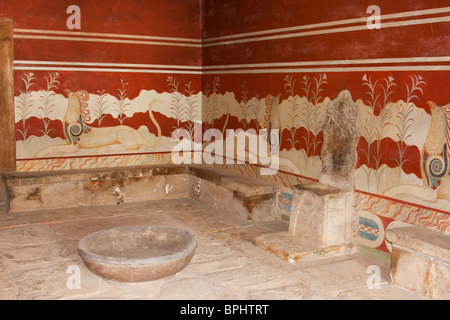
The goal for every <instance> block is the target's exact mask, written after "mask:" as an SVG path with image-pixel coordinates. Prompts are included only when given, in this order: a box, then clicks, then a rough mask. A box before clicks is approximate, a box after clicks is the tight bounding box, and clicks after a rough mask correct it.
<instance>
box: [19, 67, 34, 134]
mask: <svg viewBox="0 0 450 320" xmlns="http://www.w3.org/2000/svg"><path fill="white" fill-rule="evenodd" d="M20 80H22V82H23V83H24V84H25V91H22V90H20V95H19V97H18V98H17V105H16V108H17V109H18V111H17V113H18V114H19V116H20V119H21V120H22V128H23V129H22V130H20V129H17V131H19V133H20V135H21V136H22V139H23V140H24V141H25V140H27V132H28V129H29V128H27V127H26V120H27V118H28V116H29V115H30V113H31V108H32V107H33V100H32V99H31V91H30V88H31V86H32V85H33V84H34V83H33V80H34V74H33V73H32V72H29V73H27V74H25V76H24V77H22V78H21V79H20Z"/></svg>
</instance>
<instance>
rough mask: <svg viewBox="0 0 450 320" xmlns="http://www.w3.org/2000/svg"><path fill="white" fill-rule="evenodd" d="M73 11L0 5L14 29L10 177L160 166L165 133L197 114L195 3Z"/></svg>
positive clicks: (65, 4)
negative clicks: (13, 145)
mask: <svg viewBox="0 0 450 320" xmlns="http://www.w3.org/2000/svg"><path fill="white" fill-rule="evenodd" d="M72 4H73V3H72V2H70V1H47V0H38V1H21V2H20V3H13V2H11V1H1V2H0V12H1V15H2V16H5V17H9V18H12V19H13V21H14V70H15V74H14V81H15V94H14V95H15V136H16V141H17V143H16V149H17V153H16V159H17V170H18V171H42V170H58V169H62V170H63V169H78V168H97V167H115V166H124V165H142V164H149V163H161V162H168V159H169V156H168V152H170V151H171V149H172V147H173V145H174V142H172V141H171V134H172V132H173V131H174V130H175V129H177V128H180V127H188V128H191V127H192V125H193V121H194V120H197V119H199V118H200V114H201V111H200V108H201V106H200V104H201V98H200V96H201V93H200V92H201V2H200V1H198V0H192V1H184V0H183V1H170V2H167V1H135V0H131V1H129V0H127V1H123V0H119V1H114V4H111V2H110V1H77V2H76V5H77V7H75V8H74V7H72V6H71V5H72ZM78 9H79V10H78ZM150 106H151V107H152V109H151V110H149V107H150ZM77 109H78V110H77ZM80 116H81V120H80ZM151 116H153V117H154V119H152V118H151ZM120 125H125V126H127V127H129V128H132V130H130V129H127V128H125V129H124V130H122V129H123V128H122V129H121V128H119V127H118V126H120ZM97 128H102V130H101V131H100V132H99V130H97ZM105 128H108V129H105ZM68 145H71V146H68Z"/></svg>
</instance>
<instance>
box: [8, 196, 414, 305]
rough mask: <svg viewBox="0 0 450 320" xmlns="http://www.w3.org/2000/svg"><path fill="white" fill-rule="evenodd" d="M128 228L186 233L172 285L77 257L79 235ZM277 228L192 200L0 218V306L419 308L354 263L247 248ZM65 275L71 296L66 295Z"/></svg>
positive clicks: (353, 259)
mask: <svg viewBox="0 0 450 320" xmlns="http://www.w3.org/2000/svg"><path fill="white" fill-rule="evenodd" d="M136 224H158V225H172V226H177V227H181V228H185V229H187V230H190V231H192V232H193V233H194V235H195V236H196V238H197V242H198V247H197V250H196V253H195V255H194V258H193V259H192V261H191V263H190V264H189V265H188V266H187V267H186V268H185V269H184V270H182V271H180V272H179V273H177V274H176V275H174V276H172V277H169V278H165V279H161V280H156V281H152V282H146V283H137V284H124V283H114V282H108V281H106V280H103V279H102V278H100V277H98V276H96V275H94V274H93V273H91V272H90V271H89V270H88V269H87V268H86V267H85V266H84V264H83V262H82V260H81V258H80V256H79V255H78V253H77V244H78V241H79V240H80V239H81V238H82V237H83V236H85V235H87V234H89V233H91V232H94V231H98V230H101V229H104V228H109V227H115V226H124V225H136ZM287 228H288V225H287V224H286V223H285V222H282V221H273V222H259V223H249V222H247V221H244V220H242V219H240V218H238V217H234V216H230V215H225V214H223V213H221V212H217V211H213V210H208V209H206V208H204V207H202V205H201V204H200V203H199V202H197V201H196V200H193V199H174V200H166V201H146V202H137V203H128V204H121V205H115V206H92V207H81V208H76V209H55V210H43V211H33V212H12V213H9V214H3V215H0V299H19V300H21V299H32V300H36V299H46V300H53V299H165V300H172V299H182V300H199V299H213V300H219V299H220V300H224V299H231V300H242V299H251V300H259V299H264V300H279V299H281V300H291V299H295V300H303V299H306V300H316V299H321V300H322V299H333V300H341V299H342V300H344V299H352V300H356V299H357V300H368V299H383V300H390V299H395V300H399V299H400V300H415V299H422V298H421V297H420V296H417V295H414V294H412V293H410V292H407V291H405V290H403V289H401V288H399V287H396V286H393V285H390V284H389V266H386V265H382V264H380V263H378V262H376V261H373V260H369V259H368V258H365V257H362V256H359V255H350V256H344V257H339V258H337V257H335V258H329V259H322V260H316V261H308V262H298V263H290V262H287V261H284V260H282V259H280V258H278V257H276V256H275V255H273V254H271V253H269V252H266V251H264V250H263V249H261V248H259V247H257V246H255V245H253V244H252V243H251V240H252V238H253V237H254V236H256V235H259V234H263V233H268V232H278V231H283V230H287ZM373 265H377V266H379V267H380V270H381V284H380V285H379V288H378V289H369V288H368V286H367V283H368V279H369V277H370V276H371V274H372V273H368V268H369V266H373ZM74 270H75V271H76V270H79V271H80V278H79V279H80V288H73V282H71V279H73V276H74V275H75V274H76V273H73V272H74ZM369 282H370V281H369Z"/></svg>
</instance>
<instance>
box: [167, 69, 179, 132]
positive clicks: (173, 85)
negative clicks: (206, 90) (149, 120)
mask: <svg viewBox="0 0 450 320" xmlns="http://www.w3.org/2000/svg"><path fill="white" fill-rule="evenodd" d="M167 82H168V85H169V88H170V89H169V92H171V93H172V99H171V105H170V112H171V114H172V115H173V116H174V117H175V119H176V120H177V126H176V128H174V129H179V128H180V121H181V120H182V117H183V104H182V98H183V95H182V94H181V93H180V91H179V90H178V87H179V85H180V81H178V80H177V78H175V77H172V76H170V77H167Z"/></svg>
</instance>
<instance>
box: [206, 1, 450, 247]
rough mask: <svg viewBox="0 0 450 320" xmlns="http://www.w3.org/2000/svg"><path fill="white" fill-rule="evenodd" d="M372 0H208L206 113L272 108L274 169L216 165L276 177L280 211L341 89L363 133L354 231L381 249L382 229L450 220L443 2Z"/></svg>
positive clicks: (228, 117) (247, 120) (443, 227)
mask: <svg viewBox="0 0 450 320" xmlns="http://www.w3.org/2000/svg"><path fill="white" fill-rule="evenodd" d="M372 4H373V3H372V2H370V1H350V2H349V1H335V2H333V5H330V4H329V1H314V2H311V1H281V2H279V1H278V2H276V3H275V2H271V1H270V2H260V1H252V0H247V1H227V3H226V4H225V3H223V2H220V1H207V2H206V3H205V6H204V15H205V18H204V28H203V32H204V34H203V42H204V45H203V70H204V73H203V90H204V93H205V95H206V96H207V97H208V99H206V100H205V101H206V103H205V104H204V106H203V109H204V110H203V113H204V116H205V119H204V120H205V121H206V123H208V124H209V125H211V126H213V127H215V128H218V129H220V130H222V128H224V127H226V128H228V129H235V130H236V129H238V128H241V129H243V130H248V129H250V128H253V129H256V130H258V129H267V128H268V125H269V120H270V115H271V113H272V116H273V110H274V108H278V112H277V116H278V117H279V119H280V126H279V129H280V135H281V139H280V164H281V167H280V170H279V171H278V173H277V174H276V175H273V176H263V175H261V174H260V167H261V166H260V165H251V164H245V165H224V166H225V167H227V168H229V169H230V170H235V171H238V172H241V173H243V174H247V175H250V176H255V177H259V178H261V179H265V180H269V181H272V182H275V183H277V184H278V185H280V186H281V187H282V188H283V192H281V193H280V196H279V199H278V209H279V210H278V212H279V215H280V217H281V218H284V219H286V220H288V219H289V216H290V206H291V202H292V187H293V185H295V184H298V183H312V182H315V181H316V179H317V178H318V175H319V173H320V170H321V158H320V153H321V147H322V144H323V134H322V126H323V123H324V117H325V115H326V107H327V105H328V103H329V102H330V101H331V100H333V99H334V98H335V97H336V96H337V95H338V94H339V92H341V91H342V90H345V89H347V90H349V91H350V92H351V94H352V97H353V100H354V101H355V102H356V104H357V105H358V107H359V120H358V123H359V129H360V134H361V136H360V139H359V142H358V145H357V154H358V161H357V164H356V172H355V188H356V196H355V200H354V219H353V220H354V225H353V234H354V237H355V239H357V240H358V242H359V244H360V245H361V248H362V249H368V248H372V249H378V250H377V251H372V250H368V251H370V252H372V253H376V254H378V253H380V254H381V256H385V255H384V254H382V253H383V252H384V253H389V252H390V251H391V246H390V244H389V243H387V242H386V241H385V231H386V229H389V228H392V227H394V226H398V225H404V224H406V225H407V224H413V225H419V226H423V227H426V228H430V229H433V230H437V231H440V232H449V231H450V212H449V211H448V208H449V207H450V183H449V179H450V178H449V165H448V161H449V152H448V150H449V142H450V141H449V137H450V134H449V127H450V126H449V124H450V106H449V103H450V92H449V90H448V83H449V80H450V73H449V71H448V70H449V66H450V65H449V59H450V58H449V57H448V49H449V46H450V36H449V34H448V32H447V31H446V30H448V28H449V26H450V22H449V21H450V15H449V12H450V8H449V7H447V5H448V3H446V2H445V1H421V2H420V3H419V2H417V1H408V0H403V1H395V2H392V1H378V2H377V8H374V7H371V5H372ZM377 10H379V11H377ZM378 13H380V14H381V19H380V20H377V14H378ZM377 22H379V27H380V28H379V29H378V28H375V27H376V23H377ZM208 115H211V116H210V117H209V118H208Z"/></svg>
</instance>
